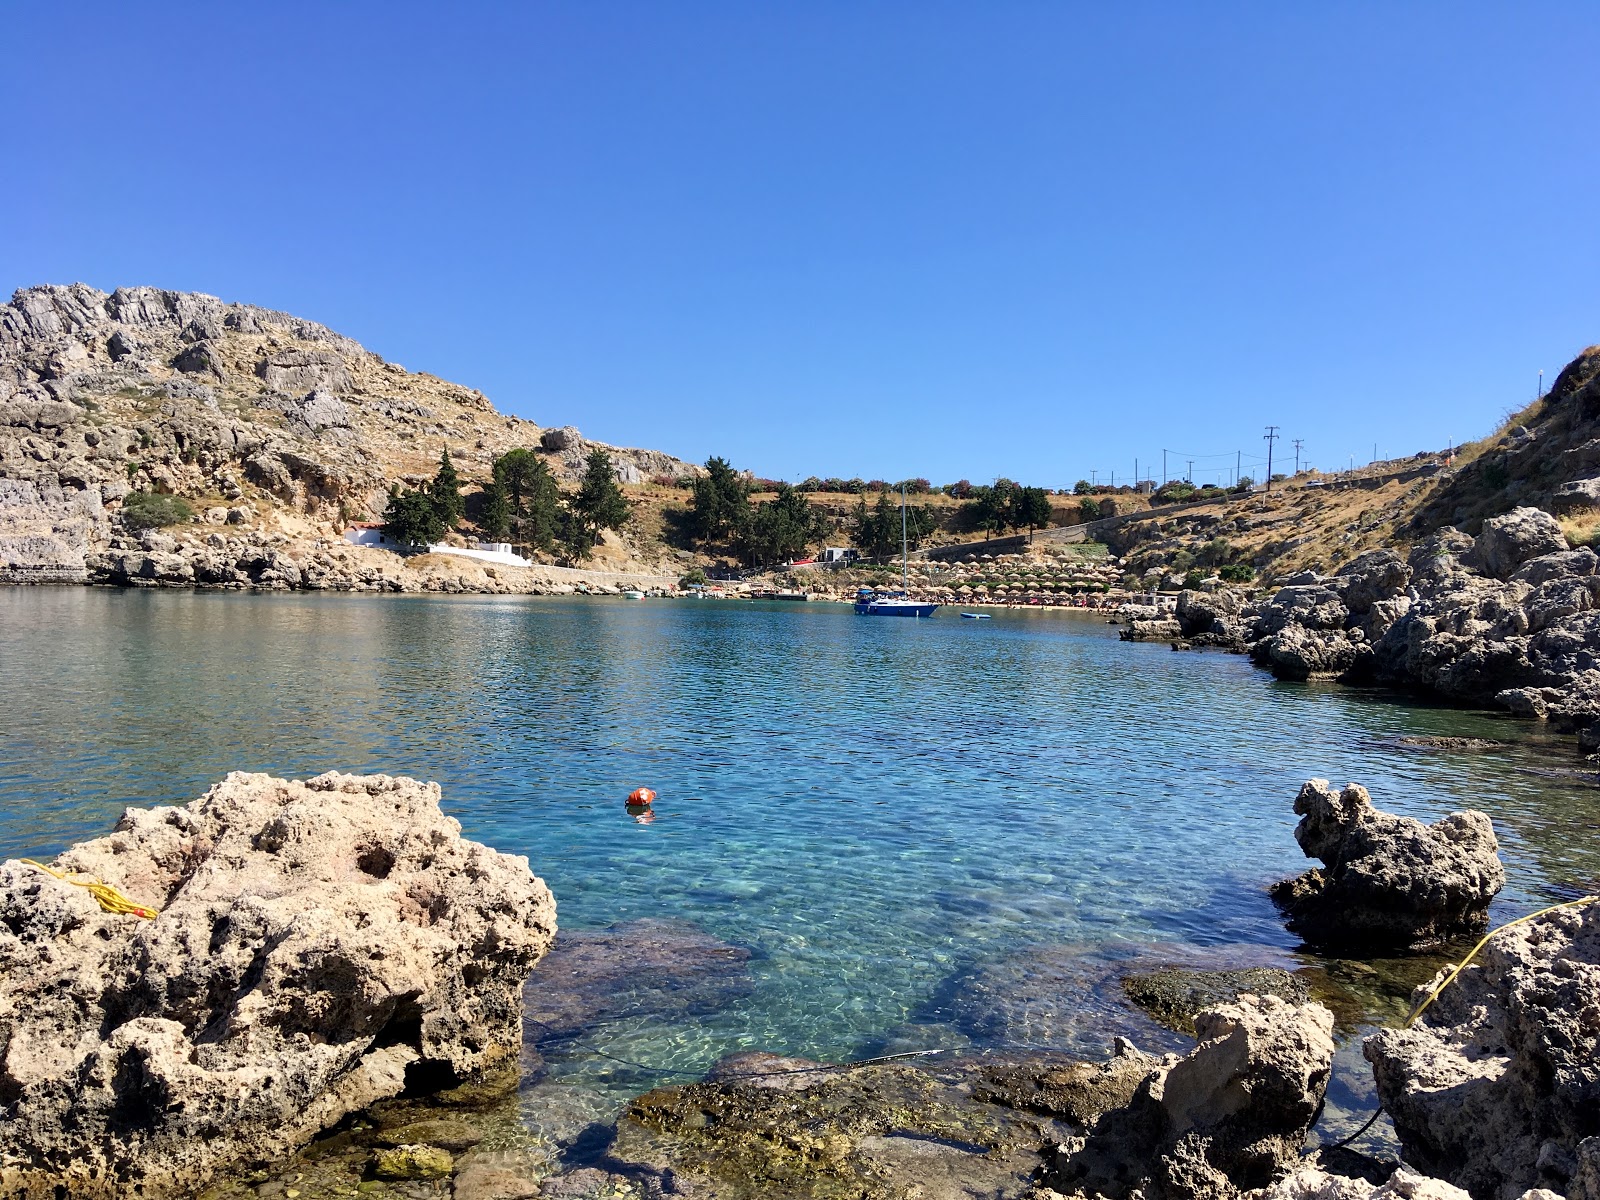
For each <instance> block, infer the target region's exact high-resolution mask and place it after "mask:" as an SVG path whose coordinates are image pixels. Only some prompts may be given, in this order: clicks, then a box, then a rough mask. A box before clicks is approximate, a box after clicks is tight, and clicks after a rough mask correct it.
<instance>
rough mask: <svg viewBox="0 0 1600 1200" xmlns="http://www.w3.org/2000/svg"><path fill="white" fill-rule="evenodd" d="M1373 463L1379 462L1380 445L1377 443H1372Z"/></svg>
mask: <svg viewBox="0 0 1600 1200" xmlns="http://www.w3.org/2000/svg"><path fill="white" fill-rule="evenodd" d="M1372 461H1373V462H1377V461H1378V443H1377V442H1373V443H1372Z"/></svg>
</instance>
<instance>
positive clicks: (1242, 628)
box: [1176, 588, 1249, 650]
mask: <svg viewBox="0 0 1600 1200" xmlns="http://www.w3.org/2000/svg"><path fill="white" fill-rule="evenodd" d="M1248 610H1249V605H1248V603H1247V602H1246V600H1245V598H1244V596H1242V595H1241V594H1240V593H1238V592H1236V591H1233V590H1231V589H1228V588H1223V589H1222V590H1221V591H1216V592H1201V591H1195V590H1193V589H1190V590H1186V591H1183V592H1181V593H1179V595H1178V609H1177V614H1176V615H1177V618H1178V628H1179V630H1180V632H1181V633H1182V634H1183V637H1184V639H1185V640H1186V641H1188V642H1189V644H1190V645H1192V646H1221V647H1223V648H1224V649H1227V650H1243V649H1244V642H1245V632H1246V629H1247V615H1248Z"/></svg>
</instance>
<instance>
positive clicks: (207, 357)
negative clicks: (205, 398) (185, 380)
mask: <svg viewBox="0 0 1600 1200" xmlns="http://www.w3.org/2000/svg"><path fill="white" fill-rule="evenodd" d="M172 365H173V366H174V367H176V368H177V369H178V370H180V371H182V372H183V373H184V374H185V375H210V376H212V377H214V378H216V379H221V378H223V376H225V375H226V374H227V373H228V364H227V362H226V360H225V359H224V358H223V357H222V351H220V350H219V349H217V347H216V346H214V345H213V344H212V343H211V342H209V341H202V342H195V343H194V344H193V345H191V346H186V347H184V348H183V350H181V351H179V353H178V354H177V355H176V357H174V358H173V360H172Z"/></svg>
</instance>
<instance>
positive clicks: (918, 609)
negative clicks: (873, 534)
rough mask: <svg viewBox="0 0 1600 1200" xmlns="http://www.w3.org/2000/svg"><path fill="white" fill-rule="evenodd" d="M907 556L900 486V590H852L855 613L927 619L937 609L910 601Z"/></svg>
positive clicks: (904, 508) (902, 499)
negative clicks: (854, 593) (854, 595)
mask: <svg viewBox="0 0 1600 1200" xmlns="http://www.w3.org/2000/svg"><path fill="white" fill-rule="evenodd" d="M910 562H911V559H910V555H909V553H908V551H907V549H906V489H905V486H904V485H903V484H902V485H901V487H900V590H899V591H894V592H890V591H879V590H878V589H877V588H869V587H863V588H860V589H858V590H857V591H856V612H857V614H859V615H860V616H863V617H931V616H933V614H934V610H935V609H937V608H938V607H939V606H938V605H937V604H935V603H932V602H931V601H926V600H913V599H912V598H911V567H910Z"/></svg>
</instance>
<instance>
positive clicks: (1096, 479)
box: [1089, 471, 1100, 487]
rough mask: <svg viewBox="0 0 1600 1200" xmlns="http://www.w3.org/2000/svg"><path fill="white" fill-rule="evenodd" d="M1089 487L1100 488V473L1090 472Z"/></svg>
mask: <svg viewBox="0 0 1600 1200" xmlns="http://www.w3.org/2000/svg"><path fill="white" fill-rule="evenodd" d="M1089 486H1090V487H1099V486H1100V472H1099V471H1090V472H1089Z"/></svg>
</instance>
